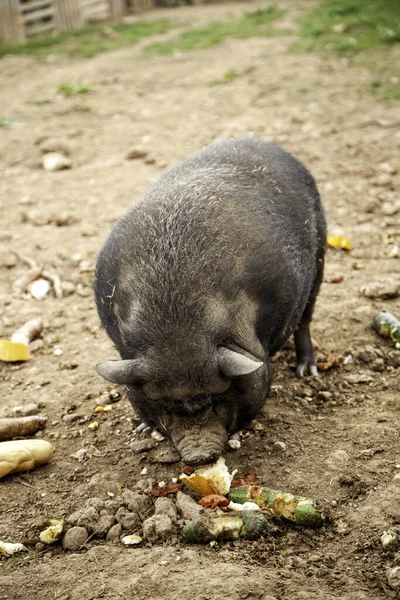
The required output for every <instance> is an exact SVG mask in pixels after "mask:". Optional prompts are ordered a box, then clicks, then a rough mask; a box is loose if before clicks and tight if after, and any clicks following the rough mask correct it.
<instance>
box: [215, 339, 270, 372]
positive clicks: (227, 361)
mask: <svg viewBox="0 0 400 600" xmlns="http://www.w3.org/2000/svg"><path fill="white" fill-rule="evenodd" d="M217 354H218V366H219V368H220V369H221V371H222V373H223V374H224V375H226V377H240V376H241V375H249V374H250V373H253V372H254V371H257V369H259V368H260V367H261V366H262V365H263V364H264V363H263V362H261V361H259V360H253V359H252V358H249V357H248V356H245V355H244V354H240V353H239V352H234V351H233V350H229V348H224V347H223V346H221V347H220V348H218V351H217Z"/></svg>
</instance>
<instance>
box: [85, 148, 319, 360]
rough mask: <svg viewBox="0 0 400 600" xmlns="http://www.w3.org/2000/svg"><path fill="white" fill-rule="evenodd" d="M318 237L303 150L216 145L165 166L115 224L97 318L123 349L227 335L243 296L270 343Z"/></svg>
mask: <svg viewBox="0 0 400 600" xmlns="http://www.w3.org/2000/svg"><path fill="white" fill-rule="evenodd" d="M324 236H325V225H324V217H323V212H322V208H321V205H320V200H319V196H318V192H317V189H316V186H315V183H314V180H313V178H312V177H311V175H310V174H309V173H308V171H307V170H306V169H305V168H304V167H303V165H302V164H301V163H300V162H299V161H297V160H296V159H295V158H294V157H292V156H291V155H290V154H288V153H287V152H285V151H284V150H282V149H281V148H279V147H278V146H277V145H275V144H272V143H266V142H263V141H262V140H256V139H246V138H244V139H239V140H229V141H226V142H218V143H215V144H212V145H211V146H208V147H206V148H205V149H203V150H201V151H199V152H196V153H195V154H193V155H192V156H191V157H189V158H188V159H187V160H186V161H184V162H182V163H180V164H179V165H177V166H176V167H173V168H172V169H169V170H168V171H166V172H165V173H164V174H163V175H162V176H161V177H160V178H159V179H158V180H157V181H156V182H155V183H154V184H153V185H152V186H151V187H150V189H149V190H148V191H147V193H146V194H145V195H144V196H143V198H142V199H141V200H140V201H139V202H138V203H137V204H136V205H134V206H133V207H132V208H131V209H130V210H129V211H128V213H127V214H126V215H125V216H124V217H122V219H120V220H119V221H118V223H117V224H116V226H115V227H114V229H113V231H112V233H111V235H110V237H109V238H108V240H107V241H106V243H105V245H104V246H103V249H102V251H101V253H100V256H99V259H98V263H97V269H96V279H95V295H96V301H97V305H98V310H99V314H100V318H101V320H102V322H103V325H104V326H105V327H106V329H107V331H108V333H109V335H110V336H111V338H112V339H113V341H114V343H115V344H116V346H117V348H118V350H119V351H120V353H121V355H122V356H123V357H129V356H131V355H134V354H135V353H136V352H137V350H138V348H140V347H144V348H146V347H149V346H152V345H154V344H156V343H159V342H160V340H161V339H162V340H164V341H165V343H166V344H167V346H168V345H171V344H172V343H176V344H179V340H180V342H181V343H182V341H183V340H185V339H190V340H191V341H193V340H194V339H196V337H197V338H203V339H204V337H206V338H207V340H208V342H209V343H210V344H215V343H217V344H218V338H219V337H221V336H222V337H226V336H228V337H229V335H230V334H231V335H233V337H235V335H236V334H235V332H232V324H233V323H238V322H240V323H241V324H242V325H241V326H242V329H243V322H245V323H246V319H247V317H246V311H248V306H249V299H250V302H252V303H253V305H255V306H256V314H255V315H254V314H253V313H252V315H251V316H249V317H248V319H247V327H248V328H250V329H251V328H253V329H255V332H256V334H257V336H258V338H259V339H260V341H261V343H262V345H263V347H264V350H265V351H266V352H267V353H269V354H272V353H273V352H274V351H275V350H276V349H277V348H278V347H279V345H280V344H281V343H282V341H284V339H285V338H286V337H288V335H290V333H291V331H292V330H293V328H294V327H295V326H296V325H297V323H298V321H299V319H300V317H301V314H302V312H303V310H304V307H305V305H306V303H307V299H308V297H309V295H310V291H311V289H312V286H313V283H314V280H315V276H316V261H317V256H318V249H319V248H320V247H321V245H323V244H324ZM210 306H211V313H213V314H211V315H210ZM238 327H239V326H238ZM245 327H246V325H245ZM233 329H235V327H233ZM230 330H231V331H230ZM237 335H239V336H240V334H239V333H237ZM174 341H175V342H174Z"/></svg>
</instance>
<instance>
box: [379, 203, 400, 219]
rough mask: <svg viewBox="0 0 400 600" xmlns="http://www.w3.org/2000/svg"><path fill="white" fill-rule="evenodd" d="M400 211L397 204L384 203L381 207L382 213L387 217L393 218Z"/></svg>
mask: <svg viewBox="0 0 400 600" xmlns="http://www.w3.org/2000/svg"><path fill="white" fill-rule="evenodd" d="M399 211H400V206H399V205H398V204H397V203H392V202H384V203H383V204H382V206H381V213H382V214H383V215H385V217H392V216H393V215H396V214H397V213H398V212H399Z"/></svg>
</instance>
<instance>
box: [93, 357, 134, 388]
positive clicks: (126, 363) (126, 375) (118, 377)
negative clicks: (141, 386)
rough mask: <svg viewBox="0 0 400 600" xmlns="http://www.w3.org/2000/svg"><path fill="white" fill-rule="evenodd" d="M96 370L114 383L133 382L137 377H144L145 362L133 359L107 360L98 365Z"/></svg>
mask: <svg viewBox="0 0 400 600" xmlns="http://www.w3.org/2000/svg"><path fill="white" fill-rule="evenodd" d="M96 371H97V372H98V374H99V375H101V376H102V377H103V378H104V379H107V381H111V382H112V383H121V384H126V383H133V382H134V381H135V379H139V378H141V377H144V375H145V373H144V368H143V362H142V361H139V360H135V359H131V360H105V361H104V362H102V363H98V364H97V365H96Z"/></svg>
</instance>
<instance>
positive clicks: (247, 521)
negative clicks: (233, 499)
mask: <svg viewBox="0 0 400 600" xmlns="http://www.w3.org/2000/svg"><path fill="white" fill-rule="evenodd" d="M269 528H270V524H269V522H268V519H267V518H266V517H265V515H263V514H262V513H255V512H254V511H252V510H246V511H243V512H242V513H222V514H217V515H216V514H215V513H212V514H204V515H199V516H198V517H196V518H195V519H193V520H192V521H190V522H189V523H187V524H186V525H185V527H184V529H183V537H184V539H185V540H186V541H187V542H191V543H195V544H202V543H208V542H212V541H226V540H237V539H239V538H244V539H246V540H255V539H257V538H259V537H261V536H262V535H264V534H265V533H267V531H268V529H269Z"/></svg>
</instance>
